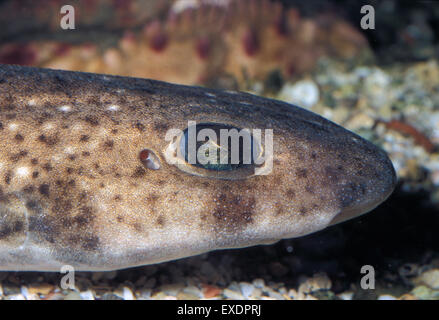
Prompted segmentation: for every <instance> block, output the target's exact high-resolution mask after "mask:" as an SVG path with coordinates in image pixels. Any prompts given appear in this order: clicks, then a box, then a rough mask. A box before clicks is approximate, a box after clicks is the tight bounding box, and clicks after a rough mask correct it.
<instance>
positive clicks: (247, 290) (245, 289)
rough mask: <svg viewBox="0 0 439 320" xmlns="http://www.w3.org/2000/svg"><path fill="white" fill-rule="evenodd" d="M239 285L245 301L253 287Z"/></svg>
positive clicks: (243, 284) (246, 284) (245, 283)
mask: <svg viewBox="0 0 439 320" xmlns="http://www.w3.org/2000/svg"><path fill="white" fill-rule="evenodd" d="M239 285H240V287H241V293H242V295H243V296H244V298H245V299H248V298H249V297H250V296H251V295H252V293H253V290H254V286H253V285H252V284H250V283H248V282H241V283H240V284H239Z"/></svg>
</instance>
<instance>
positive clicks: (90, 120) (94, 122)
mask: <svg viewBox="0 0 439 320" xmlns="http://www.w3.org/2000/svg"><path fill="white" fill-rule="evenodd" d="M85 121H87V122H88V123H89V124H91V125H92V126H93V127H95V126H97V125H99V120H98V118H97V117H95V116H86V117H85Z"/></svg>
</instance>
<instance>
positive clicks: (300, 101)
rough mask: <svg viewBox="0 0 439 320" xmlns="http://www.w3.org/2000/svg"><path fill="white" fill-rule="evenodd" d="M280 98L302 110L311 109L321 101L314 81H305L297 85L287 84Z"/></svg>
mask: <svg viewBox="0 0 439 320" xmlns="http://www.w3.org/2000/svg"><path fill="white" fill-rule="evenodd" d="M278 98H279V99H280V100H283V101H286V102H288V103H292V104H296V105H298V106H300V107H302V108H306V109H310V108H312V107H313V106H314V105H315V104H316V103H317V102H318V101H319V98H320V97H319V88H318V86H317V84H316V83H315V82H314V81H312V80H303V81H299V82H296V83H295V84H291V83H286V84H285V85H284V86H283V87H282V89H281V91H280V93H279V96H278Z"/></svg>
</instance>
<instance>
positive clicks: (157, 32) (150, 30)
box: [145, 21, 168, 52]
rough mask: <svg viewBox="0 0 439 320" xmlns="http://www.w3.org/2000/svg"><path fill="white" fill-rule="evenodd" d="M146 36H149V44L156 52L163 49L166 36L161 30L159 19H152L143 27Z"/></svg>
mask: <svg viewBox="0 0 439 320" xmlns="http://www.w3.org/2000/svg"><path fill="white" fill-rule="evenodd" d="M145 33H146V36H147V37H148V38H149V46H150V47H151V49H153V50H154V51H156V52H160V51H163V50H164V49H165V48H166V46H167V44H168V37H167V35H166V34H165V33H164V32H163V30H162V27H161V24H160V22H159V21H154V22H152V23H151V24H149V25H147V26H146V28H145Z"/></svg>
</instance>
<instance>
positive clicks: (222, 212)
mask: <svg viewBox="0 0 439 320" xmlns="http://www.w3.org/2000/svg"><path fill="white" fill-rule="evenodd" d="M255 203H256V201H255V198H254V197H243V196H240V195H238V196H236V195H234V194H231V193H222V194H221V195H220V196H219V197H218V199H217V201H216V202H215V205H216V207H215V209H214V210H213V216H214V218H215V221H216V223H217V226H216V227H218V228H219V229H223V230H224V229H225V230H227V231H229V232H233V231H236V230H237V229H240V228H243V227H244V226H245V225H247V224H248V223H251V222H252V221H253V214H254V206H255Z"/></svg>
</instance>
